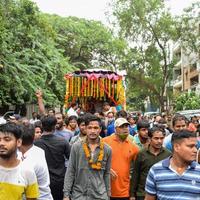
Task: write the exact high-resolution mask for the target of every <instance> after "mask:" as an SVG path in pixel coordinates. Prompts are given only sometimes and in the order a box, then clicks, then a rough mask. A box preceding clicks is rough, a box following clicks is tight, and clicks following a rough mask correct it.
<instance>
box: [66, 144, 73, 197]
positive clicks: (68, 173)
mask: <svg viewBox="0 0 200 200" xmlns="http://www.w3.org/2000/svg"><path fill="white" fill-rule="evenodd" d="M75 148H76V145H73V146H72V149H71V154H70V157H69V165H68V167H67V171H66V174H65V179H64V188H63V192H64V198H63V200H68V199H69V197H70V192H71V190H72V186H73V183H74V179H75V172H76V150H75Z"/></svg>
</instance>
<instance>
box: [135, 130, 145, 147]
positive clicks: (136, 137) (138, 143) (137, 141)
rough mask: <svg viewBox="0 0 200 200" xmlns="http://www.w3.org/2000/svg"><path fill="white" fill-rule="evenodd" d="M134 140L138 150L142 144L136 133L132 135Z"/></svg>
mask: <svg viewBox="0 0 200 200" xmlns="http://www.w3.org/2000/svg"><path fill="white" fill-rule="evenodd" d="M134 142H135V144H136V145H137V146H138V148H139V149H140V150H141V149H143V148H144V145H143V144H142V143H141V141H140V138H139V135H138V134H136V135H134Z"/></svg>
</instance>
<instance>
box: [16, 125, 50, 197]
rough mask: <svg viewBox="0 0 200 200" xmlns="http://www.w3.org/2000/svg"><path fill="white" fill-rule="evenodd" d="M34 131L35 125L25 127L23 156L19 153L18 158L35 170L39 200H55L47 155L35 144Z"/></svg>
mask: <svg viewBox="0 0 200 200" xmlns="http://www.w3.org/2000/svg"><path fill="white" fill-rule="evenodd" d="M34 131H35V130H34V126H33V125H26V126H23V133H22V145H21V146H20V148H19V150H20V151H21V156H20V153H18V155H19V156H18V157H19V158H21V160H22V161H23V162H24V163H26V164H27V165H28V166H31V167H33V169H34V172H35V174H36V177H37V182H38V186H39V193H40V195H39V197H38V200H53V197H52V195H51V190H50V187H49V184H50V179H49V171H48V167H47V162H46V159H45V154H44V151H43V150H42V149H41V148H39V147H37V146H35V145H34V144H33V141H34Z"/></svg>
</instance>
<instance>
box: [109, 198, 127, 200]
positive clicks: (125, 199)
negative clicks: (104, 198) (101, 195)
mask: <svg viewBox="0 0 200 200" xmlns="http://www.w3.org/2000/svg"><path fill="white" fill-rule="evenodd" d="M110 200H129V197H110Z"/></svg>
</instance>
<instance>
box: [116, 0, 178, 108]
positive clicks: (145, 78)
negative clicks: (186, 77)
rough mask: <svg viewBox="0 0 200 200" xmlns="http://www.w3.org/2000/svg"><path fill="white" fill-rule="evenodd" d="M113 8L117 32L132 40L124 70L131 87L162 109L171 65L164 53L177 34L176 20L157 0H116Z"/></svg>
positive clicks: (162, 3)
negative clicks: (117, 26)
mask: <svg viewBox="0 0 200 200" xmlns="http://www.w3.org/2000/svg"><path fill="white" fill-rule="evenodd" d="M113 8H114V12H113V14H114V16H115V17H116V20H117V22H118V23H119V26H120V31H119V34H120V35H121V36H123V37H126V38H127V40H128V41H129V42H130V43H131V48H132V50H131V51H130V54H131V55H132V56H131V57H132V58H131V60H130V61H129V65H127V71H128V74H129V78H130V82H132V84H133V85H134V87H131V88H130V90H131V91H132V93H135V92H136V91H137V90H138V89H140V91H141V92H140V94H141V95H142V96H143V95H146V96H147V95H148V96H150V98H151V101H152V102H154V103H155V104H157V105H159V106H160V107H161V110H163V109H164V107H163V106H164V99H165V95H166V90H167V84H168V81H169V79H170V78H171V74H172V67H173V63H172V62H169V59H168V56H167V55H168V54H167V52H168V51H169V48H168V41H169V40H170V39H173V38H176V37H177V32H176V31H177V30H176V23H175V20H174V19H173V17H172V16H171V15H170V13H169V11H168V10H166V9H165V7H164V2H163V1H160V0H148V1H146V0H118V1H115V4H114V6H113ZM131 91H130V92H131ZM136 93H137V92H136Z"/></svg>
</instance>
